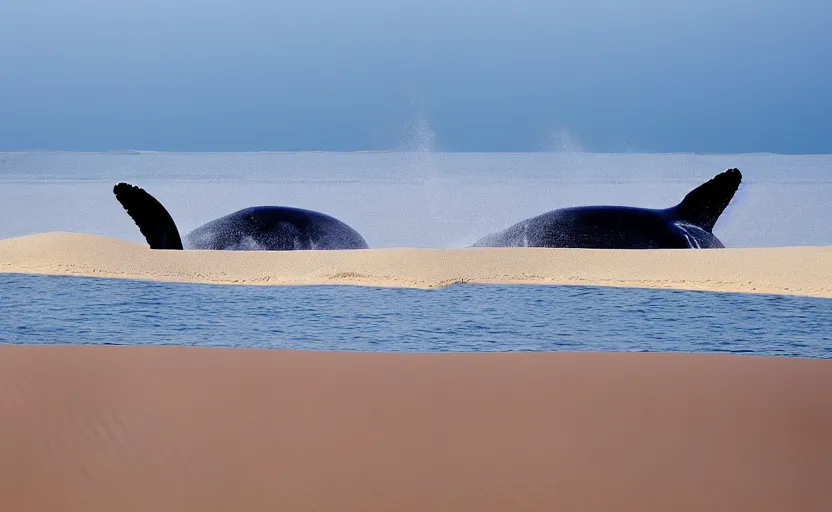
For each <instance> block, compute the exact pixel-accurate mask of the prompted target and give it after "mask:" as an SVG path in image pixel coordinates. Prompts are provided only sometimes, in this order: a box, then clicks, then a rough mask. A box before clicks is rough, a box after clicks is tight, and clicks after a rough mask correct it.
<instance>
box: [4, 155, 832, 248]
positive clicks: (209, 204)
mask: <svg viewBox="0 0 832 512" xmlns="http://www.w3.org/2000/svg"><path fill="white" fill-rule="evenodd" d="M426 146H427V147H429V144H427V145H426ZM729 167H739V168H740V170H741V171H742V172H743V185H742V187H741V188H740V190H739V192H738V193H737V195H736V197H735V198H734V200H733V201H732V203H731V204H730V206H729V207H728V210H727V211H726V212H725V214H724V215H723V216H722V217H721V218H720V219H719V221H718V222H717V225H716V228H715V233H716V235H717V236H718V237H719V238H720V239H721V240H722V241H723V242H724V243H725V245H726V246H728V247H749V246H784V245H832V222H829V221H828V219H830V218H832V155H770V154H751V155H701V154H682V153H680V154H637V153H627V154H595V153H569V152H562V153H509V154H506V153H478V154H475V153H433V152H430V151H411V152H378V153H372V152H368V153H311V152H310V153H155V152H130V151H124V152H111V153H67V152H19V153H0V238H6V237H10V236H20V235H25V234H30V233H38V232H45V231H81V232H87V233H94V234H100V235H104V236H111V237H116V238H122V239H126V240H131V241H134V242H139V243H143V242H144V240H143V238H142V236H141V234H140V233H139V230H138V229H137V228H136V226H135V225H134V224H133V222H132V221H131V220H130V218H129V217H128V216H127V214H125V213H124V211H123V210H122V208H121V206H120V205H119V204H118V202H117V201H116V200H115V197H114V196H113V194H112V186H113V184H114V183H115V182H117V181H129V182H133V183H135V184H137V185H140V186H143V187H145V188H146V189H147V190H148V191H150V192H151V193H152V194H153V195H154V196H156V197H157V198H158V199H159V200H160V201H162V203H163V204H164V205H165V206H166V207H167V209H168V210H169V211H170V213H171V214H172V216H173V218H174V220H175V221H176V223H177V225H178V226H179V229H180V231H182V232H183V234H184V233H186V232H189V231H190V230H192V229H194V228H196V227H198V226H200V225H202V224H204V223H205V222H208V221H210V220H213V219H215V218H217V217H220V216H223V215H226V214H228V213H231V212H233V211H236V210H238V209H241V208H245V207H248V206H254V205H270V204H274V205H286V206H297V207H301V208H309V209H313V210H318V211H321V212H324V213H328V214H330V215H334V216H336V217H338V218H339V219H341V220H343V221H345V222H346V223H347V224H349V225H351V226H352V227H354V228H355V229H356V230H358V231H359V232H360V233H361V234H362V235H363V237H364V238H365V240H367V243H368V244H370V246H371V247H402V246H409V247H461V246H466V245H470V244H471V243H473V242H474V241H476V240H478V239H479V238H481V237H482V236H484V235H486V234H488V233H491V232H494V231H498V230H501V229H503V228H505V227H508V226H509V225H511V224H513V223H515V222H517V221H520V220H522V219H524V218H527V217H530V216H534V215H538V214H540V213H543V212H546V211H549V210H552V209H555V208H562V207H566V206H575V205H591V204H621V205H633V206H643V207H649V208H664V207H668V206H672V205H675V204H677V203H678V202H679V201H680V200H681V199H682V198H683V197H684V196H685V194H687V193H688V192H689V191H690V190H692V189H693V188H695V187H696V186H698V185H700V184H701V183H703V182H705V181H707V180H708V179H710V178H712V177H713V176H714V175H716V174H717V173H719V172H721V171H724V170H725V169H727V168H729Z"/></svg>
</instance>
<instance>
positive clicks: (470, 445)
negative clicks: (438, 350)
mask: <svg viewBox="0 0 832 512" xmlns="http://www.w3.org/2000/svg"><path fill="white" fill-rule="evenodd" d="M830 404H832V361H823V360H803V359H781V358H773V357H768V358H766V357H744V356H720V355H686V354H603V353H601V354H591V353H583V354H570V353H542V354H519V353H514V354H511V353H509V354H361V353H332V352H317V353H316V352H284V351H257V350H240V349H194V348H182V347H79V346H74V347H42V346H40V347H39V346H28V347H21V346H0V454H2V457H0V510H4V511H5V510H8V511H21V512H22V511H42V510H43V511H46V510H49V511H51V510H61V511H65V512H75V511H77V512H98V511H102V512H105V511H106V512H110V511H114V510H118V511H123V512H131V511H147V510H152V511H155V512H161V511H172V512H173V511H175V512H189V511H194V512H197V511H199V512H202V511H207V510H211V511H229V512H230V511H234V512H236V511H242V510H245V511H254V510H263V511H265V510H286V511H293V512H305V511H313V510H314V511H319V510H326V511H359V510H360V511H365V512H375V511H378V512H390V511H396V512H411V511H412V512H424V511H432V512H436V511H454V512H462V511H472V512H490V511H494V512H506V511H521V510H522V511H541V512H542V511H546V512H551V511H553V510H570V511H571V510H576V511H577V510H580V511H615V512H627V511H633V512H636V511H638V512H645V511H656V512H667V511H674V512H684V511H696V512H699V511H703V510H707V511H711V512H714V511H726V512H736V511H754V512H765V511H778V512H782V511H786V510H795V511H801V512H814V511H817V512H828V511H829V510H832V480H830V478H832V407H830Z"/></svg>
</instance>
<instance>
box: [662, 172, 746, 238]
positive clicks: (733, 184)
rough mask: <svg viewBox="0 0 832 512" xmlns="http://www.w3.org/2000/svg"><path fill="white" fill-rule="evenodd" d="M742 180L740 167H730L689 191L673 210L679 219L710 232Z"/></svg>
mask: <svg viewBox="0 0 832 512" xmlns="http://www.w3.org/2000/svg"><path fill="white" fill-rule="evenodd" d="M740 181H742V174H741V173H740V171H739V169H728V170H727V171H725V172H722V173H719V174H717V175H716V176H714V177H713V178H712V179H710V180H709V181H708V182H706V183H703V184H702V185H700V186H698V187H696V188H695V189H693V190H691V191H690V192H688V195H686V196H685V198H684V199H682V202H681V203H679V204H678V205H676V206H675V207H673V208H672V209H671V211H672V212H673V214H674V215H675V216H676V217H677V218H678V219H679V220H681V221H684V222H687V223H690V224H693V225H694V226H698V227H700V228H702V229H704V230H705V231H707V232H708V233H710V232H711V231H712V230H713V229H714V224H716V220H717V219H718V218H719V216H720V215H722V212H723V211H725V208H726V207H728V203H730V202H731V199H732V198H733V197H734V194H735V193H736V192H737V189H738V188H739V186H740Z"/></svg>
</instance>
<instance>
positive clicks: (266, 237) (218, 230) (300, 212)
mask: <svg viewBox="0 0 832 512" xmlns="http://www.w3.org/2000/svg"><path fill="white" fill-rule="evenodd" d="M113 193H114V194H115V196H116V199H118V201H119V203H121V206H122V207H123V208H124V210H125V211H126V212H127V214H128V215H130V217H131V218H132V219H133V222H135V223H136V225H137V226H138V227H139V231H141V233H142V235H144V237H145V240H146V241H147V243H148V245H149V246H150V248H151V249H172V250H182V249H186V248H187V249H208V250H220V251H292V250H339V249H367V248H368V246H367V242H365V241H364V238H362V236H361V235H360V234H359V233H358V232H357V231H356V230H354V229H353V228H351V227H350V226H348V225H347V224H345V223H343V222H341V221H340V220H338V219H336V218H334V217H330V216H329V215H326V214H323V213H319V212H316V211H312V210H304V209H301V208H292V207H288V206H254V207H250V208H244V209H242V210H239V211H236V212H233V213H230V214H228V215H226V216H224V217H220V218H218V219H215V220H212V221H210V222H208V223H207V224H204V225H202V226H200V227H198V228H196V229H194V230H193V231H191V232H190V233H188V234H187V235H186V236H185V237H184V238H183V237H181V236H180V235H179V230H178V229H177V227H176V223H175V222H174V221H173V218H172V217H171V215H170V213H168V211H167V209H165V207H164V206H163V205H162V203H160V202H159V201H158V200H157V199H156V198H155V197H153V196H152V195H150V194H149V193H148V192H147V191H145V190H144V189H143V188H141V187H138V186H135V185H131V184H129V183H117V184H116V185H115V186H114V187H113Z"/></svg>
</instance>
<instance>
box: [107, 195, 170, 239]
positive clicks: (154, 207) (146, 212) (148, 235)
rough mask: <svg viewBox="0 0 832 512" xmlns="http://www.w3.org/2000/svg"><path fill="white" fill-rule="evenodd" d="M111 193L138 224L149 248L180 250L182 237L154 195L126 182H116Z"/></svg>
mask: <svg viewBox="0 0 832 512" xmlns="http://www.w3.org/2000/svg"><path fill="white" fill-rule="evenodd" d="M113 193H114V194H115V195H116V199H118V202H119V203H121V206H123V207H124V209H125V210H126V211H127V214H128V215H130V217H131V218H132V219H133V222H135V223H136V225H137V226H139V230H140V231H141V232H142V234H143V235H144V238H145V239H146V240H147V243H148V244H149V245H150V248H151V249H179V250H182V239H181V238H180V237H179V230H177V229H176V224H175V223H174V222H173V218H171V216H170V214H169V213H168V211H167V210H166V209H165V207H164V206H162V203H160V202H159V201H157V200H156V198H155V197H153V196H151V195H150V194H148V193H147V192H145V191H144V189H142V188H140V187H136V186H134V185H130V184H128V183H119V184H117V185H116V186H115V187H113Z"/></svg>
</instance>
